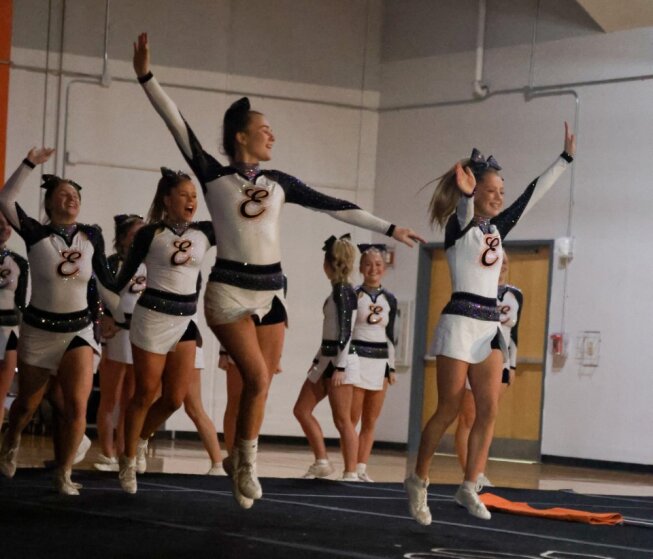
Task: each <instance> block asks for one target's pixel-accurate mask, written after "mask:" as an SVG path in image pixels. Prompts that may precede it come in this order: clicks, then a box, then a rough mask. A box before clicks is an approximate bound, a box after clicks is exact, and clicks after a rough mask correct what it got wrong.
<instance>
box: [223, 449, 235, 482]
mask: <svg viewBox="0 0 653 559" xmlns="http://www.w3.org/2000/svg"><path fill="white" fill-rule="evenodd" d="M222 467H223V468H224V473H225V474H227V476H228V477H230V478H233V477H234V459H233V458H232V456H231V454H230V455H229V456H227V457H226V458H225V459H224V460H222Z"/></svg>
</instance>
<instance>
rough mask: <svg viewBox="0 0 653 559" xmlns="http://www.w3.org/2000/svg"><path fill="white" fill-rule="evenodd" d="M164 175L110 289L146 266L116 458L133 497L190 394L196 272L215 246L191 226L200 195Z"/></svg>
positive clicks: (177, 177)
mask: <svg viewBox="0 0 653 559" xmlns="http://www.w3.org/2000/svg"><path fill="white" fill-rule="evenodd" d="M161 172H162V176H161V179H160V180H159V184H158V186H157V190H156V194H155V196H154V200H153V202H152V206H151V208H150V212H149V215H148V225H146V226H145V227H143V228H141V229H140V230H139V231H138V233H136V237H135V238H134V243H133V245H132V247H131V249H130V251H129V254H128V255H127V260H126V261H125V264H124V266H123V267H122V269H121V271H120V274H119V275H118V278H117V279H116V286H115V288H116V289H118V290H122V289H124V288H125V286H126V285H127V284H128V283H129V282H130V280H131V278H133V277H134V275H135V274H136V271H137V270H138V267H139V266H140V264H141V263H144V264H145V266H146V268H147V288H146V289H145V291H144V292H143V294H142V295H141V296H140V297H139V299H138V302H137V304H136V307H135V308H134V314H133V315H132V319H131V328H130V340H131V344H132V354H133V358H134V374H135V379H136V383H135V390H134V397H133V398H132V399H131V401H130V402H129V405H128V406H127V412H126V415H125V453H124V455H123V456H121V457H120V460H119V463H120V473H119V479H120V483H121V485H122V488H123V489H124V490H125V491H127V492H128V493H136V491H137V489H138V486H137V482H136V472H137V471H138V472H139V473H142V472H144V471H145V469H146V459H145V457H146V453H147V442H148V438H149V437H150V436H151V435H152V434H153V433H154V431H155V430H156V429H157V428H158V427H159V426H160V425H161V424H162V423H163V422H164V421H165V420H166V419H168V417H170V415H172V413H174V412H175V410H177V409H178V408H179V407H180V406H181V404H182V403H183V401H184V399H185V398H186V395H187V393H188V388H189V386H190V383H191V380H192V377H193V371H194V368H195V367H194V363H195V347H196V340H197V339H198V335H199V331H198V329H197V324H196V323H195V321H194V315H195V313H196V311H197V298H198V282H199V273H200V267H201V264H202V260H203V258H204V255H205V254H206V252H207V251H208V250H209V248H210V247H212V246H214V245H215V238H214V236H213V229H212V228H211V223H210V222H207V221H200V222H193V221H192V219H193V216H194V215H195V211H196V210H197V192H196V189H195V185H194V184H193V182H192V181H191V179H190V177H189V176H188V175H186V174H185V173H182V172H181V171H171V170H170V169H165V168H162V169H161ZM159 388H161V397H160V398H158V399H156V398H157V396H158V394H159ZM155 399H156V402H155Z"/></svg>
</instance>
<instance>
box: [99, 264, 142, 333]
mask: <svg viewBox="0 0 653 559" xmlns="http://www.w3.org/2000/svg"><path fill="white" fill-rule="evenodd" d="M107 260H108V262H109V268H110V270H111V273H112V274H113V276H114V278H115V277H117V276H118V273H119V272H120V269H121V268H122V267H123V265H124V260H123V259H122V258H121V257H120V256H119V255H118V254H112V255H111V256H109V258H108V259H107ZM146 287H147V268H146V267H145V264H143V263H142V262H141V263H140V264H139V265H138V268H137V269H136V273H135V274H134V275H133V277H132V278H131V279H130V280H129V282H128V283H127V285H126V286H125V287H123V288H122V289H121V290H120V293H119V295H120V308H121V309H122V312H123V313H124V314H125V317H126V318H127V323H128V322H129V316H130V315H131V314H132V313H133V312H134V307H135V306H136V302H137V301H138V298H139V297H140V296H141V294H142V293H143V291H145V288H146ZM124 326H127V324H125V325H124Z"/></svg>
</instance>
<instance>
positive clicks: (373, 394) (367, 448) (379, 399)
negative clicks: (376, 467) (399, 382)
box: [354, 380, 388, 464]
mask: <svg viewBox="0 0 653 559" xmlns="http://www.w3.org/2000/svg"><path fill="white" fill-rule="evenodd" d="M354 390H361V389H360V388H356V389H354ZM387 390H388V381H387V380H385V381H384V382H383V390H364V391H363V392H364V393H365V395H364V399H363V410H362V411H363V415H362V420H361V429H360V432H359V434H358V462H359V463H362V464H367V461H368V460H369V459H370V454H371V453H372V446H374V431H375V429H376V421H377V419H378V418H379V415H381V409H382V408H383V402H384V401H385V394H386V392H387Z"/></svg>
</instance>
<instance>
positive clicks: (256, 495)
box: [236, 461, 263, 499]
mask: <svg viewBox="0 0 653 559" xmlns="http://www.w3.org/2000/svg"><path fill="white" fill-rule="evenodd" d="M236 481H237V483H238V489H239V490H240V492H241V493H242V494H243V496H244V497H247V498H248V499H260V498H261V497H262V496H263V488H262V487H261V484H260V483H259V481H258V477H257V476H256V462H254V461H252V462H240V461H239V463H238V467H237V468H236Z"/></svg>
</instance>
